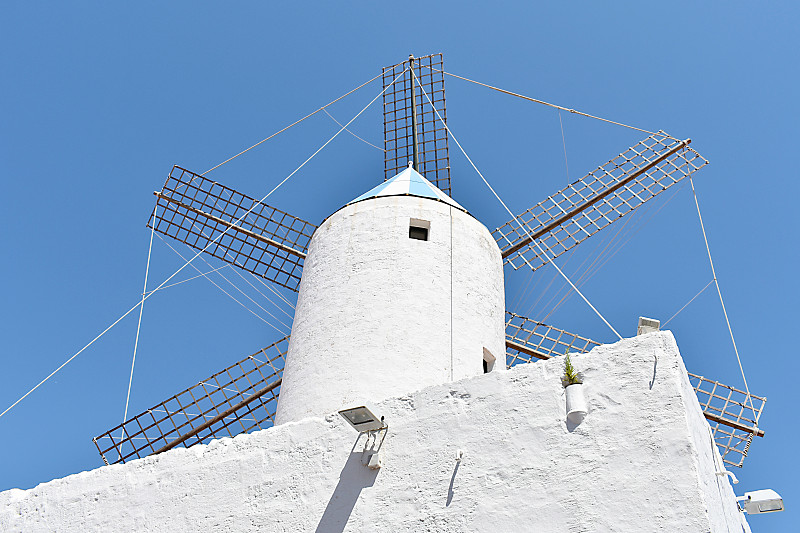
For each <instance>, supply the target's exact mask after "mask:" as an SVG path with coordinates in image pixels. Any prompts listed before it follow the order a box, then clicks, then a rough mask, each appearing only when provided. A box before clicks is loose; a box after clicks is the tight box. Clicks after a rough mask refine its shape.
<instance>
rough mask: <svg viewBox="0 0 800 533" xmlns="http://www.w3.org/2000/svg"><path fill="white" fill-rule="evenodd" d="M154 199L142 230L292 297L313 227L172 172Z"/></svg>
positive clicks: (188, 175)
mask: <svg viewBox="0 0 800 533" xmlns="http://www.w3.org/2000/svg"><path fill="white" fill-rule="evenodd" d="M155 194H156V198H157V200H156V208H155V210H154V212H153V215H151V216H150V220H149V221H148V223H147V225H148V227H152V225H153V223H154V221H155V230H156V231H158V232H159V233H163V234H164V235H169V236H170V237H173V238H174V239H177V240H179V241H181V242H184V243H186V244H188V245H189V246H191V247H192V248H195V249H197V250H202V249H204V248H205V247H206V246H208V245H209V243H211V242H212V241H214V239H216V238H217V237H219V236H220V235H221V234H222V233H224V235H222V237H220V238H219V240H217V241H216V242H214V243H213V244H211V246H208V249H206V252H207V253H209V254H211V255H213V256H214V257H217V258H219V259H222V260H223V261H226V262H228V263H231V264H233V265H236V266H238V267H240V268H242V269H244V270H246V271H248V272H252V273H253V274H257V275H259V276H262V277H264V278H266V279H268V280H270V281H273V282H275V283H277V284H278V285H282V286H284V287H286V288H288V289H291V290H293V291H295V292H296V291H297V288H298V286H299V285H300V276H301V274H302V271H303V262H304V260H305V257H306V252H307V250H308V243H309V241H310V240H311V235H312V234H313V233H314V230H315V229H316V226H315V225H314V224H311V223H310V222H306V221H305V220H301V219H299V218H297V217H294V216H292V215H289V214H288V213H285V212H283V211H281V210H280V209H276V208H274V207H270V206H268V205H266V204H263V203H261V202H259V201H258V200H256V199H254V198H251V197H249V196H247V195H245V194H242V193H240V192H237V191H235V190H233V189H231V188H229V187H225V186H224V185H221V184H219V183H217V182H215V181H211V180H209V179H207V178H205V177H203V176H200V175H198V174H195V173H193V172H190V171H188V170H186V169H184V168H181V167H178V166H175V167H173V168H172V172H170V174H169V177H168V178H167V181H166V183H165V184H164V187H163V188H162V189H161V192H157V193H155ZM248 211H250V212H249V213H248ZM245 213H247V215H246V216H245ZM242 216H244V218H243V219H242V220H241V221H239V218H241V217H242Z"/></svg>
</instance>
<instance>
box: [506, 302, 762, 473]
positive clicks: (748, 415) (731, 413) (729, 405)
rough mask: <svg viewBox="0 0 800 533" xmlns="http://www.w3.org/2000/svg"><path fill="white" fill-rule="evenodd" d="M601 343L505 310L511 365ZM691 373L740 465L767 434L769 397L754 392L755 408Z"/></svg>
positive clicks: (723, 448) (729, 456)
mask: <svg viewBox="0 0 800 533" xmlns="http://www.w3.org/2000/svg"><path fill="white" fill-rule="evenodd" d="M595 346H600V343H598V342H595V341H593V340H591V339H587V338H586V337H581V336H580V335H576V334H574V333H569V332H567V331H564V330H562V329H558V328H555V327H553V326H549V325H547V324H543V323H541V322H537V321H535V320H531V319H529V318H526V317H524V316H521V315H517V314H515V313H511V312H506V364H507V366H508V368H511V367H512V366H515V365H517V364H520V363H528V362H530V361H533V360H536V359H550V358H551V357H555V356H558V355H563V354H564V352H565V351H566V350H567V349H569V351H570V353H586V352H588V351H590V350H591V349H592V348H594V347H595ZM688 374H689V382H690V383H691V384H692V387H693V388H694V390H695V393H696V394H697V399H698V401H699V402H700V407H701V409H702V410H703V416H705V418H706V419H707V420H708V422H709V425H710V426H711V430H712V433H713V436H714V442H715V443H716V444H717V447H718V448H719V453H720V455H721V456H722V461H723V462H724V463H725V464H728V465H731V466H738V467H741V466H742V464H743V463H744V459H745V457H747V452H748V451H749V450H750V444H751V443H752V441H753V437H754V436H756V435H758V436H762V437H763V436H764V432H763V431H762V430H761V429H759V428H758V419H759V417H760V416H761V412H762V411H763V410H764V404H765V403H766V401H767V399H766V398H762V397H760V396H753V395H751V398H752V400H753V408H751V407H750V402H749V401H748V400H747V393H746V392H744V391H741V390H739V389H736V388H734V387H730V386H728V385H723V384H722V383H719V382H718V381H712V380H709V379H706V378H704V377H702V376H698V375H696V374H692V373H691V372H689V373H688Z"/></svg>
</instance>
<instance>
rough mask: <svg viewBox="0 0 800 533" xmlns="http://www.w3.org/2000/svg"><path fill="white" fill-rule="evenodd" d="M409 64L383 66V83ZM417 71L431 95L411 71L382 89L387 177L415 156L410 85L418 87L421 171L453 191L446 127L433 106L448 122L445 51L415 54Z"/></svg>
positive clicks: (394, 76) (418, 131)
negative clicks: (443, 70) (423, 91)
mask: <svg viewBox="0 0 800 533" xmlns="http://www.w3.org/2000/svg"><path fill="white" fill-rule="evenodd" d="M409 65H410V60H409V61H404V62H402V63H398V64H397V65H392V66H390V67H384V69H383V87H384V88H386V86H387V85H389V84H390V83H392V80H393V79H395V78H397V76H398V75H400V73H401V72H403V71H404V70H405V69H406V68H408V67H409ZM413 68H414V72H415V73H416V75H417V79H418V80H419V83H420V84H421V85H422V87H424V89H425V93H427V95H428V97H430V99H431V102H433V107H431V104H430V102H428V98H426V97H425V95H424V94H423V93H422V90H421V89H420V87H419V85H417V83H415V82H414V77H413V76H412V75H411V72H410V71H409V72H406V73H405V74H403V75H402V76H400V77H399V78H398V79H397V81H395V83H394V85H392V86H391V87H390V88H389V89H387V90H386V92H384V93H383V143H384V149H385V150H386V156H385V159H384V169H385V178H386V179H389V178H392V177H394V176H395V175H396V174H397V173H398V172H400V171H402V170H403V169H405V168H406V167H408V162H409V161H410V160H411V159H412V155H413V151H414V148H413V147H414V144H413V142H412V141H413V134H412V128H411V88H412V84H413V87H414V89H415V91H416V92H415V99H416V103H417V142H418V144H419V168H418V169H417V170H418V171H419V173H420V174H422V175H423V176H425V177H426V178H427V179H428V180H429V181H430V182H431V183H433V184H434V185H436V186H437V187H438V188H439V189H441V190H442V191H444V192H445V193H446V194H448V195H450V192H451V190H450V151H449V148H448V145H447V130H446V129H445V127H444V125H443V124H442V122H441V121H440V120H439V117H437V116H436V111H434V107H435V108H436V110H437V111H439V114H440V115H441V117H442V120H444V121H445V122H447V110H446V108H445V100H444V73H443V72H442V68H443V63H442V54H433V55H429V56H424V57H417V58H414V67H413Z"/></svg>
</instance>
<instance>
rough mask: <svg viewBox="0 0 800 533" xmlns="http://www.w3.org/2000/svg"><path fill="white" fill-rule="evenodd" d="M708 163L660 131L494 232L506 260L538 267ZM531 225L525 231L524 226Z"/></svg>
mask: <svg viewBox="0 0 800 533" xmlns="http://www.w3.org/2000/svg"><path fill="white" fill-rule="evenodd" d="M706 164H708V161H706V159H705V158H703V157H702V156H701V155H700V154H698V153H697V152H695V151H694V150H692V149H691V148H689V141H679V140H677V139H674V138H673V137H670V136H669V135H667V134H666V133H664V132H663V131H662V132H658V133H656V134H654V135H651V136H649V137H647V138H646V139H644V140H643V141H641V142H639V143H637V144H636V145H634V146H633V147H632V148H629V149H628V150H626V151H625V152H623V153H621V154H620V155H618V156H617V157H615V158H613V159H612V160H611V161H609V162H608V163H606V164H604V165H602V166H600V167H598V168H597V169H596V170H594V171H592V172H590V173H589V174H587V175H586V176H584V177H583V178H581V179H579V180H578V181H575V182H574V183H572V184H570V185H568V186H567V187H565V188H564V189H561V190H560V191H558V192H557V193H556V194H554V195H552V196H549V197H548V198H547V199H546V200H544V201H543V202H540V203H539V204H537V205H536V206H534V207H532V208H531V209H528V210H527V211H525V212H524V213H522V214H521V215H519V216H518V217H517V218H518V219H519V221H520V222H521V223H522V224H523V225H524V226H525V229H523V228H521V227H520V226H519V225H518V224H517V222H516V221H514V220H511V221H509V222H507V223H506V224H504V225H503V226H501V227H499V228H497V229H496V230H495V231H494V232H493V236H494V238H495V240H496V241H497V243H498V245H499V246H500V249H501V251H502V255H503V258H504V259H505V262H506V263H509V264H511V265H512V266H513V267H514V269H518V268H519V267H521V266H522V265H525V264H527V265H528V266H529V267H530V268H531V269H532V270H536V269H538V268H540V267H541V266H543V265H544V264H546V263H547V262H548V259H547V258H546V257H543V256H542V253H541V252H540V250H539V247H537V246H536V245H535V244H536V243H538V244H539V246H540V247H541V248H542V250H544V252H545V254H546V255H547V256H549V258H550V259H552V258H555V257H558V256H560V255H561V254H563V253H564V252H566V251H568V250H570V249H572V248H574V247H575V246H577V245H578V244H580V243H581V242H583V241H584V240H586V239H588V238H589V237H591V236H592V235H594V234H595V233H597V232H598V231H600V230H601V229H603V228H605V227H606V226H608V225H609V224H611V223H612V222H614V221H616V220H619V219H620V218H622V217H623V216H625V215H626V214H628V213H630V212H632V211H633V210H635V209H636V208H638V207H639V206H641V205H642V204H644V203H645V202H647V201H648V200H650V199H652V198H654V197H655V196H656V195H658V194H659V193H661V192H663V191H665V190H667V189H668V188H670V187H671V186H673V185H675V184H676V183H678V182H679V181H681V180H682V179H684V178H685V177H687V176H689V175H690V174H691V173H692V172H694V171H696V170H698V169H699V168H701V167H703V166H705V165H706ZM525 230H527V232H526V231H525Z"/></svg>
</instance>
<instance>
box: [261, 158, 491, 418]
mask: <svg viewBox="0 0 800 533" xmlns="http://www.w3.org/2000/svg"><path fill="white" fill-rule="evenodd" d="M504 311H505V305H504V292H503V265H502V259H501V257H500V249H499V248H498V246H497V244H496V243H495V241H494V239H493V238H492V236H491V234H490V233H489V230H487V229H486V227H484V226H483V224H481V223H480V222H479V221H478V220H476V219H475V218H474V217H472V216H471V215H470V214H469V213H467V212H466V210H465V209H464V208H463V207H461V206H460V205H459V204H458V203H457V202H456V201H455V200H453V199H452V198H450V197H449V196H447V195H446V194H444V193H443V192H442V191H440V190H439V189H437V188H436V187H435V186H434V185H432V184H431V183H430V182H429V181H428V180H426V179H425V178H424V177H423V176H422V175H421V174H419V173H418V172H417V171H416V170H414V168H413V167H412V166H411V165H409V167H408V168H407V169H406V170H404V171H402V172H401V173H399V174H398V175H397V176H395V177H393V178H391V179H390V180H388V181H386V182H385V183H383V184H381V185H379V186H377V187H375V188H374V189H372V190H371V191H369V192H367V193H365V194H363V195H361V196H359V197H358V198H356V199H355V200H353V201H352V202H350V203H348V204H347V205H346V206H344V207H342V208H341V209H339V210H338V211H336V212H335V213H334V214H333V215H331V216H330V217H328V218H327V219H326V220H325V221H324V222H323V223H322V224H321V225H320V226H319V228H317V230H316V232H315V233H314V236H313V237H312V239H311V244H310V245H309V249H308V255H307V257H306V260H305V264H304V267H303V279H302V281H301V283H300V290H299V295H298V300H297V309H296V311H295V319H294V324H293V326H292V335H291V340H290V342H289V353H288V356H287V361H286V367H285V369H284V372H283V385H282V391H281V397H280V402H279V404H278V412H277V417H276V423H278V424H280V423H282V422H287V421H292V420H300V419H303V418H306V417H308V416H311V415H323V414H325V413H329V412H334V411H338V410H339V409H341V408H343V407H348V406H353V405H355V404H357V403H358V402H363V401H364V400H365V399H366V400H370V401H377V400H382V399H384V398H388V397H392V396H399V395H402V394H405V393H407V392H411V391H414V390H418V389H419V388H422V387H426V386H429V385H438V384H441V383H446V382H449V381H455V380H458V379H462V378H465V377H470V376H474V375H477V374H480V373H482V372H484V369H488V365H491V366H492V367H494V361H495V360H496V358H497V357H498V356H501V354H503V353H504V351H505V344H504V343H505V335H504V329H505V328H504V326H505V324H504ZM496 368H498V369H502V368H503V365H497V367H496Z"/></svg>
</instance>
